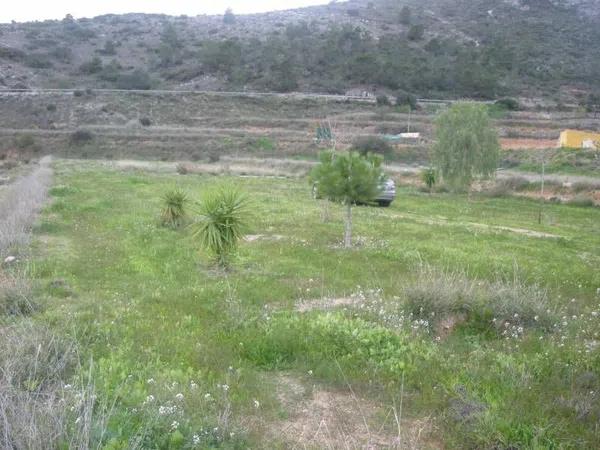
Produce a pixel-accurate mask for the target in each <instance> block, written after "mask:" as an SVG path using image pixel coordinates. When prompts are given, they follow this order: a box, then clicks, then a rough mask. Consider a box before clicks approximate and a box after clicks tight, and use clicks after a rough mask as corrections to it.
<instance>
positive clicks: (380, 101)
mask: <svg viewBox="0 0 600 450" xmlns="http://www.w3.org/2000/svg"><path fill="white" fill-rule="evenodd" d="M391 104H392V102H390V98H389V97H388V96H387V95H385V94H381V95H378V96H377V106H390V105H391Z"/></svg>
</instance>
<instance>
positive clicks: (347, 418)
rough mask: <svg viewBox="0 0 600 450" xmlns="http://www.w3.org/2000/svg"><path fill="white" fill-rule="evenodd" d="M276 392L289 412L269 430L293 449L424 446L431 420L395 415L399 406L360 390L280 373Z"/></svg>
mask: <svg viewBox="0 0 600 450" xmlns="http://www.w3.org/2000/svg"><path fill="white" fill-rule="evenodd" d="M276 386H277V397H278V399H279V401H280V402H281V404H282V405H283V406H284V407H285V409H286V410H287V411H288V412H289V416H288V417H287V418H286V419H284V420H281V421H277V422H275V423H272V424H270V425H269V427H268V428H269V434H271V435H273V436H274V437H275V438H277V439H283V440H284V441H285V442H287V443H288V447H287V448H290V449H369V450H371V449H400V448H402V449H423V448H441V447H440V446H439V445H434V444H432V443H431V442H426V438H427V436H428V435H429V434H430V433H431V421H430V420H429V419H426V420H420V421H409V420H399V419H398V420H397V419H396V417H398V416H399V411H397V410H396V412H395V413H394V409H393V408H385V407H383V406H382V405H379V404H377V403H375V402H373V401H371V400H368V399H365V398H362V397H359V396H357V395H356V394H355V393H354V392H353V391H352V390H351V389H350V388H347V389H339V390H333V389H326V388H324V387H322V386H318V385H312V387H310V388H307V387H306V385H305V383H304V382H303V381H302V380H300V379H299V378H296V377H294V376H291V375H287V374H282V375H279V376H278V377H277V380H276Z"/></svg>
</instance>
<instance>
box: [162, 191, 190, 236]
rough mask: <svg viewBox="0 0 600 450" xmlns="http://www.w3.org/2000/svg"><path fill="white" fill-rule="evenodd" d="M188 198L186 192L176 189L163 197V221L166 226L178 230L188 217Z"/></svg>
mask: <svg viewBox="0 0 600 450" xmlns="http://www.w3.org/2000/svg"><path fill="white" fill-rule="evenodd" d="M187 202H188V198H187V195H186V193H185V192H183V191H181V190H179V189H174V190H172V191H169V192H167V193H166V194H165V195H164V196H163V210H162V213H161V221H162V224H163V225H164V226H168V227H172V228H178V227H179V226H181V225H182V224H183V222H184V221H185V218H186V216H187V214H186V212H185V206H186V203H187Z"/></svg>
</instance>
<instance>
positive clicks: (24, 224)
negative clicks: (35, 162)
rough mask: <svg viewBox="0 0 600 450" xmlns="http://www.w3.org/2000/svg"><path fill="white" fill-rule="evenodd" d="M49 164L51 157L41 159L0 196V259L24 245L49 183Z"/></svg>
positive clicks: (50, 173) (50, 176)
mask: <svg viewBox="0 0 600 450" xmlns="http://www.w3.org/2000/svg"><path fill="white" fill-rule="evenodd" d="M50 163H51V157H49V156H46V157H44V158H42V159H41V160H40V163H39V166H38V167H37V168H36V169H35V170H34V171H33V172H31V173H30V174H28V175H26V176H24V177H22V178H20V179H18V180H17V181H15V182H14V183H13V184H11V185H10V186H8V188H7V189H6V190H5V191H4V192H3V193H2V196H0V258H2V259H4V258H5V257H6V256H8V254H9V252H10V251H11V250H13V249H14V248H15V247H19V246H23V245H26V244H27V242H28V239H29V230H30V229H31V225H32V224H33V221H34V220H35V216H36V214H37V212H38V211H39V210H40V208H41V207H42V206H43V204H44V202H45V201H46V197H47V195H48V188H49V187H50V183H51V181H52V168H51V167H50Z"/></svg>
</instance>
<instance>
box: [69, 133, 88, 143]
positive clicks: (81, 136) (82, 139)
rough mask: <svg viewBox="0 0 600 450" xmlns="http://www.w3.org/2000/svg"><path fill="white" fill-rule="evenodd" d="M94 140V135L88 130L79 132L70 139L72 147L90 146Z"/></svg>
mask: <svg viewBox="0 0 600 450" xmlns="http://www.w3.org/2000/svg"><path fill="white" fill-rule="evenodd" d="M93 140H94V134H93V133H92V132H91V131H88V130H77V131H75V132H74V133H73V134H71V136H70V137H69V143H70V144H71V145H83V144H88V143H90V142H92V141H93Z"/></svg>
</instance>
